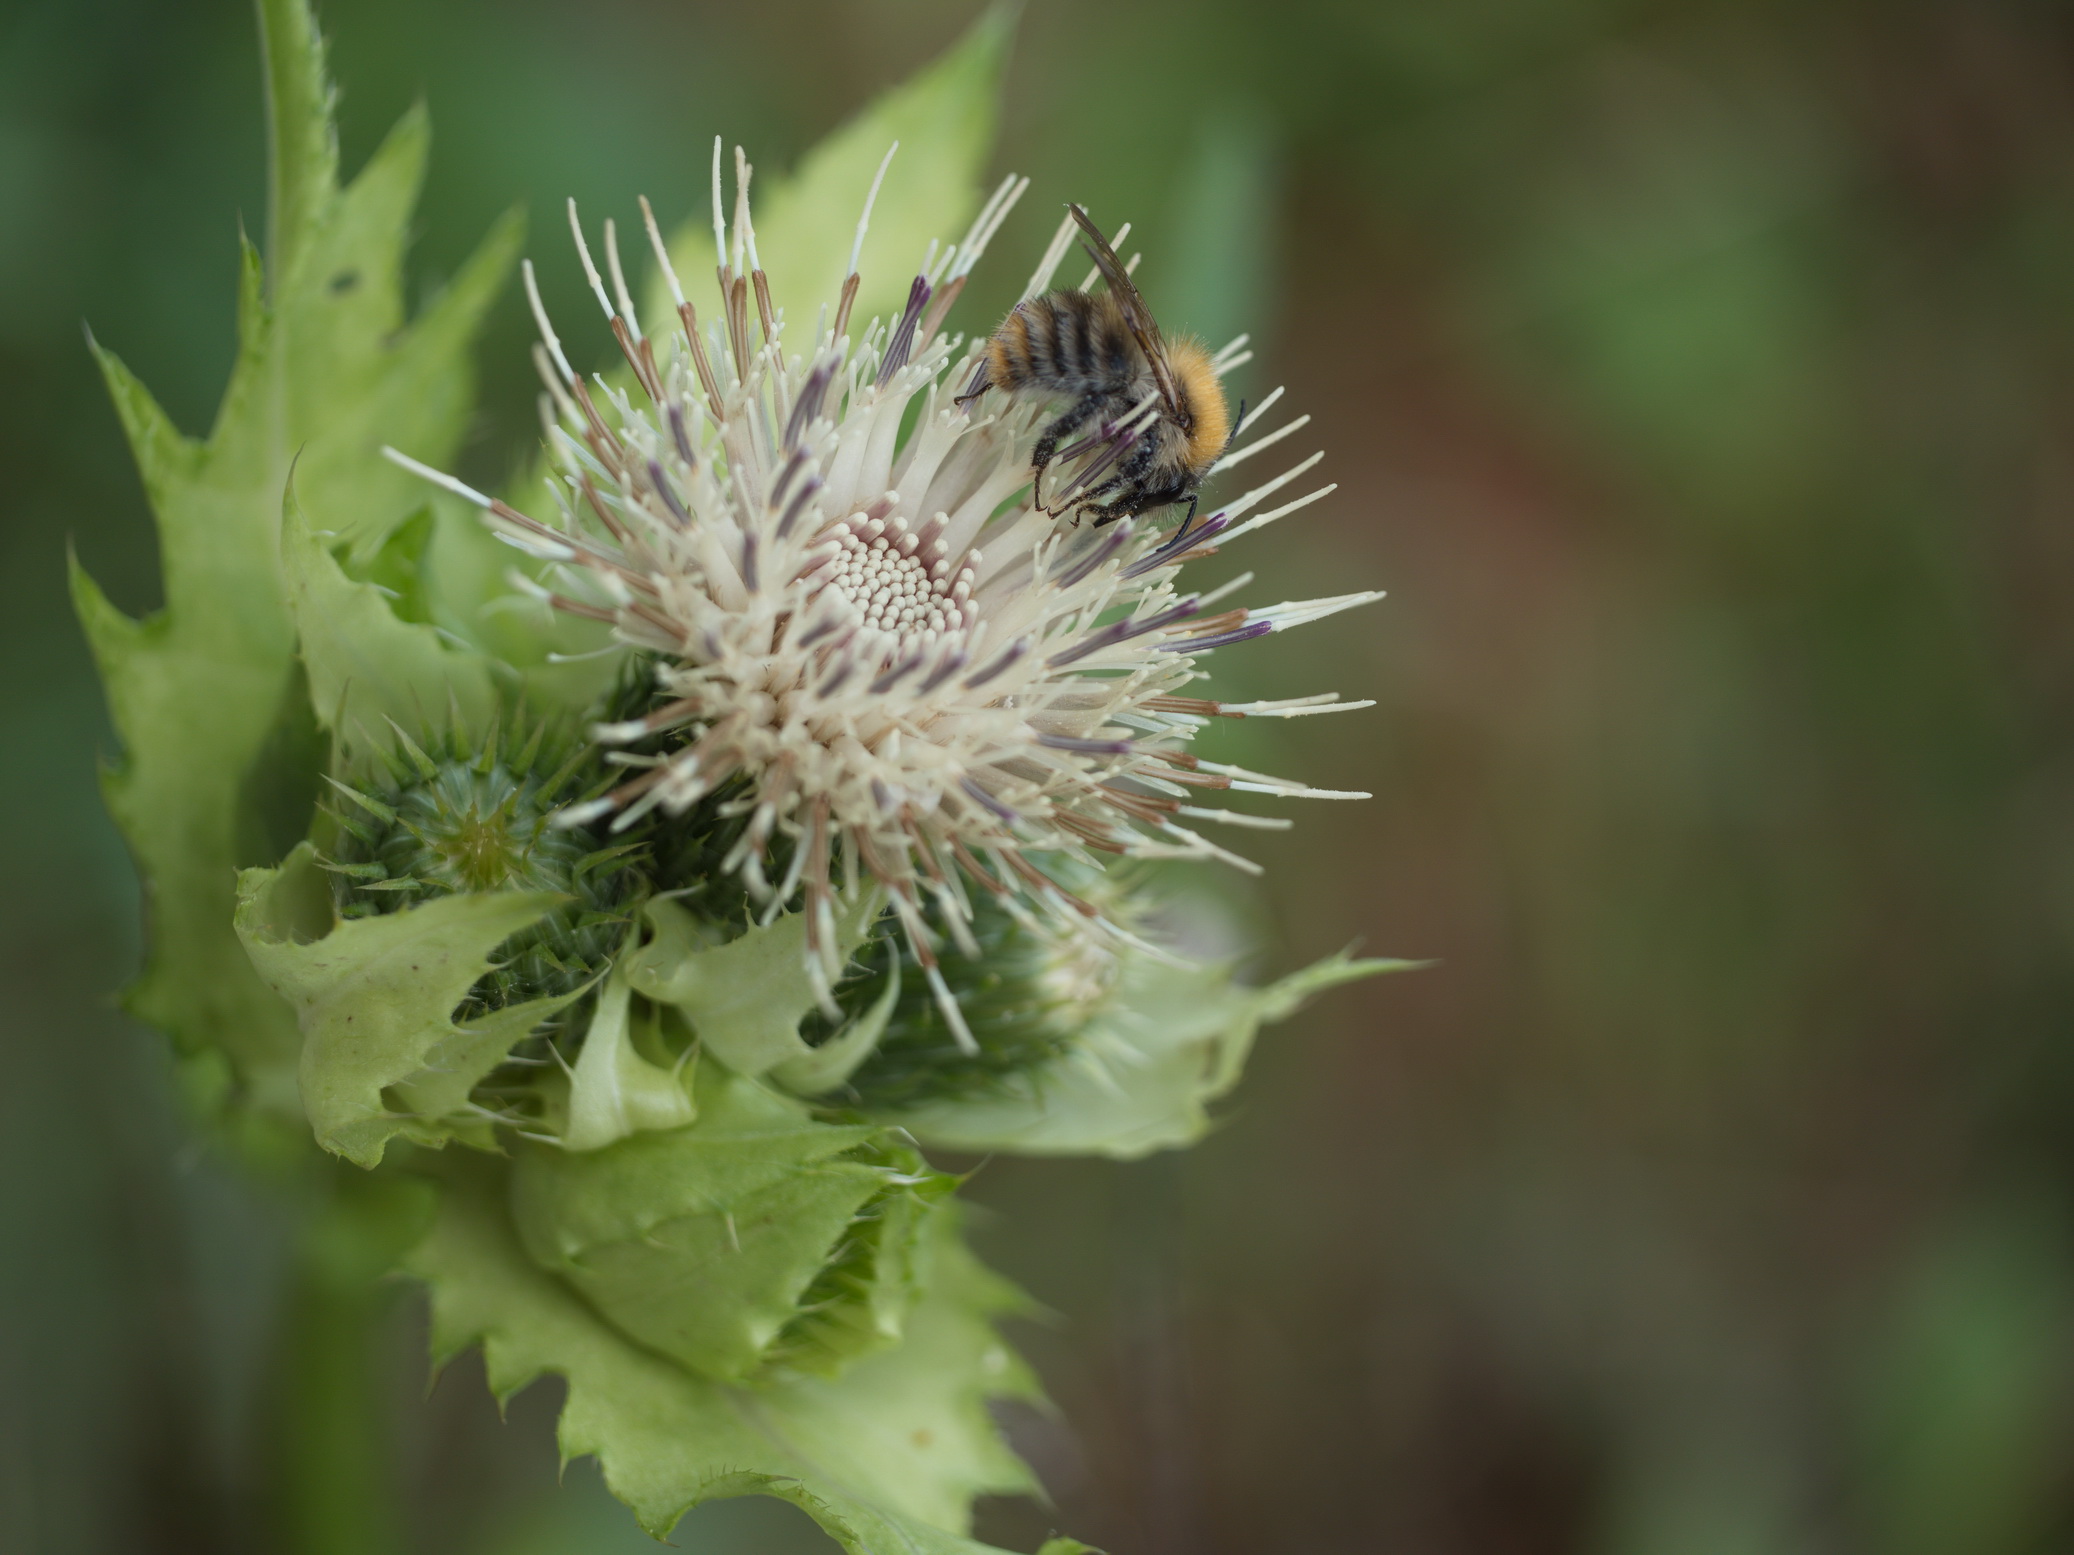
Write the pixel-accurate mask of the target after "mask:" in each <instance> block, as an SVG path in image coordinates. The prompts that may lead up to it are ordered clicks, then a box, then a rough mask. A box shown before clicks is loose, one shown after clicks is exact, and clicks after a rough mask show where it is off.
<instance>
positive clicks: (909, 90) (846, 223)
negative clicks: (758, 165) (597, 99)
mask: <svg viewBox="0 0 2074 1555" xmlns="http://www.w3.org/2000/svg"><path fill="white" fill-rule="evenodd" d="M1013 30H1014V15H1013V12H1012V11H1011V10H1009V9H1007V8H1005V7H996V8H995V9H993V10H990V11H988V12H987V13H986V14H985V15H983V16H982V17H981V18H980V19H979V20H978V21H977V22H975V23H974V24H973V25H972V27H971V28H970V30H968V31H967V32H966V34H965V36H964V37H963V38H961V39H960V40H959V41H958V42H957V43H956V44H954V45H953V46H952V47H951V48H950V50H949V51H948V52H946V53H945V54H944V55H943V56H942V57H941V58H940V59H938V60H936V61H935V62H934V63H932V64H930V65H929V66H928V67H926V68H925V69H923V70H922V71H920V72H919V73H917V74H916V75H915V76H913V77H912V78H910V79H909V80H907V81H906V82H904V83H902V84H901V85H900V86H897V87H895V88H894V89H893V90H891V91H889V92H887V93H885V94H884V95H883V96H881V97H880V98H878V99H877V100H876V101H874V102H873V103H871V104H870V105H869V106H867V107H866V108H865V109H864V110H863V111H862V112H861V113H859V114H858V115H857V116H856V117H855V118H853V119H851V120H850V121H849V122H848V123H847V124H845V125H843V126H842V127H841V128H840V129H838V130H836V131H835V132H834V133H833V134H832V135H830V136H828V138H827V139H825V140H823V141H822V142H821V143H820V144H819V145H818V146H816V147H815V148H814V149H813V150H812V151H810V152H808V153H807V156H806V159H805V160H804V161H803V162H801V163H800V165H799V167H798V168H797V169H796V170H795V171H794V172H793V173H792V175H791V176H790V177H788V178H771V177H767V176H764V175H759V176H758V179H757V181H756V182H755V184H754V186H753V187H752V188H751V190H750V195H751V202H752V211H753V219H754V223H755V227H756V246H757V251H758V254H759V256H760V257H761V258H762V260H763V267H764V271H765V273H766V274H767V275H768V276H769V277H770V287H771V297H772V300H773V301H774V302H775V304H776V305H777V306H778V307H779V308H780V309H782V310H783V311H784V312H785V315H786V317H787V318H788V319H789V320H790V321H791V333H790V334H788V336H787V337H786V338H787V339H789V340H792V341H793V342H794V344H795V346H797V344H798V342H799V341H801V340H804V339H807V338H808V335H807V333H806V332H808V331H811V330H812V329H813V327H814V320H815V317H816V316H817V314H818V313H819V311H820V310H821V308H822V307H824V306H825V307H827V309H828V310H829V315H830V317H831V318H832V317H833V316H834V311H835V305H836V300H837V297H838V295H839V293H840V292H841V291H842V285H843V280H844V277H845V275H846V274H847V272H848V267H849V262H850V245H851V242H852V240H853V238H854V236H855V234H856V229H857V218H858V216H859V215H861V214H862V212H863V210H864V198H865V195H866V194H867V193H868V192H869V191H870V189H871V181H872V178H873V176H874V175H875V174H876V173H877V172H878V168H879V163H880V161H881V160H882V159H883V158H884V157H885V155H886V152H887V151H888V150H889V149H890V148H891V147H892V145H893V144H894V142H896V141H897V142H899V144H900V150H899V152H898V153H897V154H896V155H895V156H894V158H893V163H892V165H891V167H889V168H888V169H887V171H886V179H885V182H884V183H883V184H882V185H881V186H880V188H879V195H878V199H877V200H876V202H874V204H873V206H872V213H871V228H870V231H869V232H868V233H867V234H866V236H865V239H864V251H863V255H862V257H861V258H860V259H859V260H858V266H857V269H858V275H859V276H860V278H861V281H860V285H859V287H858V292H857V300H856V302H855V304H854V306H853V308H852V311H851V319H852V321H853V323H852V329H853V331H859V332H861V329H862V327H863V326H864V325H865V324H867V323H868V322H870V320H871V319H872V318H873V317H874V316H875V315H877V316H881V317H883V316H889V315H892V314H894V313H897V312H898V311H899V309H900V307H901V305H902V304H903V303H904V302H905V301H906V299H907V288H908V283H909V282H910V281H912V280H913V279H914V277H915V274H916V273H917V272H918V271H919V270H920V269H921V266H922V261H923V259H924V258H925V257H926V256H927V254H928V250H929V244H930V242H931V240H932V239H933V240H936V241H938V242H941V243H955V242H957V241H958V240H959V239H961V238H962V237H963V236H964V235H965V227H966V224H967V223H968V222H969V221H970V220H971V219H972V216H973V215H974V214H975V213H976V212H977V210H978V209H979V197H980V188H979V180H980V177H981V175H982V174H983V172H984V171H985V169H986V163H987V157H988V154H989V152H990V151H991V150H992V147H993V142H994V124H995V118H996V114H997V105H998V103H999V99H1000V87H1001V67H1002V63H1003V61H1004V59H1005V58H1006V56H1007V52H1008V40H1009V37H1010V34H1011V33H1012V32H1013ZM752 160H753V158H752ZM703 171H704V170H703V168H702V169H701V173H702V174H703ZM726 171H727V176H728V190H729V193H728V204H727V212H728V215H729V217H730V219H732V217H733V214H734V204H733V192H732V191H733V178H734V161H733V153H732V149H731V148H730V151H729V155H728V159H727V162H726ZM696 187H697V189H698V191H699V199H698V200H697V202H696V204H695V210H694V214H693V215H692V216H691V217H690V218H689V219H688V220H686V221H685V223H684V225H683V226H682V227H681V228H680V229H679V230H678V231H677V233H676V234H675V235H674V236H673V237H672V239H671V241H670V245H669V247H670V258H671V263H672V265H673V266H674V267H675V269H676V271H677V274H678V276H679V277H680V279H681V280H682V282H683V285H684V287H685V290H686V292H687V294H689V295H691V296H692V297H693V298H694V300H699V299H705V300H703V301H700V302H699V312H700V315H701V317H702V318H705V317H717V316H718V315H717V313H716V312H715V311H714V310H715V309H716V308H717V307H718V296H719V293H718V291H717V289H716V286H715V283H714V280H713V272H714V253H713V224H712V219H711V215H710V205H709V201H708V194H707V180H706V179H705V178H704V177H703V176H701V177H700V178H699V179H698V181H697V185H696ZM694 288H696V290H694ZM674 311H675V310H674V308H673V307H672V306H671V304H670V301H669V297H668V293H667V292H666V290H665V289H664V288H663V287H662V286H661V285H660V284H659V278H657V284H654V285H651V287H650V289H649V294H648V304H647V307H646V310H645V311H644V313H643V315H642V317H643V321H644V322H646V323H648V325H649V327H650V328H651V329H652V328H655V327H656V324H655V323H654V322H653V321H657V320H664V321H666V320H668V319H670V318H671V316H672V315H673V313H674Z"/></svg>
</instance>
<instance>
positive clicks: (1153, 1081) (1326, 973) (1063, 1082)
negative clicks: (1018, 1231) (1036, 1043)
mask: <svg viewBox="0 0 2074 1555" xmlns="http://www.w3.org/2000/svg"><path fill="white" fill-rule="evenodd" d="M1420 964H1421V963H1419V962H1416V961H1379V960H1368V961H1356V960H1354V959H1352V958H1351V957H1349V956H1347V955H1345V954H1344V953H1342V954H1340V955H1337V956H1329V957H1327V958H1326V959H1325V960H1323V961H1320V962H1318V963H1317V964H1316V965H1315V966H1311V967H1307V968H1305V969H1304V970H1303V971H1301V972H1296V973H1292V974H1291V975H1290V976H1288V977H1285V978H1283V979H1282V980H1281V981H1280V982H1278V983H1270V984H1269V985H1268V986H1267V987H1265V988H1244V987H1241V986H1239V985H1238V984H1236V983H1234V982H1233V981H1232V977H1231V969H1230V968H1229V967H1205V966H1194V967H1191V966H1173V965H1169V964H1168V963H1166V962H1163V961H1158V960H1155V959H1153V958H1152V957H1150V956H1144V955H1130V956H1127V957H1126V959H1125V961H1124V967H1123V974H1122V980H1121V983H1120V985H1119V987H1118V990H1117V994H1116V997H1115V999H1114V1000H1113V1001H1112V1003H1111V1004H1110V1005H1109V1007H1108V1008H1107V1009H1105V1010H1104V1011H1103V1013H1102V1014H1100V1015H1098V1016H1097V1017H1096V1018H1095V1020H1094V1021H1093V1023H1092V1024H1091V1025H1090V1027H1089V1029H1088V1030H1087V1031H1086V1032H1084V1033H1083V1034H1082V1035H1081V1036H1080V1037H1079V1038H1078V1039H1077V1040H1076V1042H1075V1044H1074V1047H1073V1049H1072V1051H1070V1052H1069V1053H1067V1054H1066V1055H1065V1056H1064V1057H1062V1058H1060V1059H1059V1060H1057V1061H1056V1062H1054V1063H1052V1064H1050V1065H1047V1066H1046V1067H1045V1068H1043V1069H1041V1070H1039V1071H1037V1072H1036V1073H1035V1074H1032V1075H1030V1076H1027V1077H1022V1078H1019V1079H1017V1080H1016V1081H1015V1082H1013V1083H1012V1084H1011V1086H1010V1087H1009V1088H1007V1089H1005V1090H1002V1091H999V1092H996V1093H994V1094H992V1095H985V1096H978V1097H971V1098H967V1099H964V1100H959V1101H944V1102H934V1103H930V1104H927V1105H924V1106H921V1107H917V1108H914V1109H912V1110H908V1111H903V1112H900V1113H898V1114H894V1115H891V1116H890V1117H889V1119H888V1121H897V1122H898V1123H899V1124H900V1125H901V1126H902V1127H904V1128H906V1129H907V1130H908V1131H909V1132H911V1133H912V1134H913V1135H914V1136H915V1137H916V1138H917V1139H919V1140H921V1141H922V1142H923V1143H924V1144H935V1145H942V1146H944V1147H945V1148H947V1149H953V1150H971V1151H992V1150H1008V1151H1014V1152H1017V1153H1019V1154H1024V1155H1107V1156H1115V1157H1118V1158H1120V1159H1125V1160H1129V1159H1132V1158H1135V1157H1137V1156H1142V1155H1149V1154H1151V1153H1152V1152H1153V1151H1155V1150H1167V1149H1172V1148H1174V1147H1175V1146H1178V1145H1186V1144H1192V1143H1194V1142H1195V1141H1196V1140H1197V1139H1200V1138H1201V1137H1202V1136H1203V1134H1204V1132H1205V1131H1206V1130H1207V1129H1208V1128H1209V1127H1210V1113H1209V1104H1210V1103H1211V1102H1213V1101H1215V1100H1217V1098H1218V1097H1220V1096H1222V1095H1224V1094H1225V1093H1226V1092H1227V1091H1229V1090H1230V1089H1231V1088H1232V1087H1233V1086H1234V1085H1236V1084H1238V1082H1239V1075H1240V1072H1241V1071H1242V1070H1243V1069H1244V1067H1245V1063H1246V1055H1247V1054H1248V1053H1249V1052H1250V1051H1251V1050H1252V1046H1253V1038H1254V1035H1255V1034H1256V1033H1257V1032H1258V1031H1259V1030H1260V1028H1261V1027H1262V1026H1263V1025H1269V1024H1272V1023H1273V1022H1275V1021H1278V1020H1282V1019H1284V1018H1286V1017H1287V1016H1289V1015H1292V1014H1294V1013H1295V1011H1296V1009H1297V1007H1298V1006H1299V1005H1301V1004H1302V1003H1303V1002H1304V1001H1305V1000H1306V999H1308V998H1310V997H1311V996H1312V995H1313V994H1316V993H1320V992H1323V991H1324V990H1325V989H1327V988H1332V987H1336V986H1337V985H1339V984H1341V983H1351V982H1356V981H1358V980H1359V979H1361V978H1365V977H1377V976H1380V975H1382V974H1383V973H1385V972H1404V971H1410V970H1413V969H1415V968H1417V967H1418V966H1419V965H1420Z"/></svg>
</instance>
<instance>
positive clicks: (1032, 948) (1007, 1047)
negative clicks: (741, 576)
mask: <svg viewBox="0 0 2074 1555" xmlns="http://www.w3.org/2000/svg"><path fill="white" fill-rule="evenodd" d="M974 894H975V896H977V897H978V899H977V900H976V901H974V903H973V918H972V925H971V929H972V936H973V939H974V941H975V942H976V943H977V946H978V950H979V954H978V955H976V956H974V955H966V954H963V953H961V952H959V951H957V950H956V949H954V948H948V947H947V948H946V950H945V952H944V953H943V954H942V956H941V957H940V958H939V960H938V966H939V968H940V970H941V972H942V974H943V979H944V981H945V983H947V984H948V985H949V987H950V991H951V993H952V995H953V997H955V998H956V999H957V1001H958V1007H959V1009H960V1011H961V1012H962V1013H963V1014H964V1017H965V1024H966V1026H967V1028H968V1034H969V1035H970V1037H971V1039H972V1042H971V1045H969V1046H968V1045H967V1044H965V1043H963V1042H960V1041H959V1040H958V1034H957V1033H956V1032H954V1031H953V1030H952V1029H951V1026H950V1023H949V1021H948V1020H946V1019H945V1018H944V1014H943V1009H942V1006H941V1003H940V1002H939V1001H938V1000H937V998H936V997H935V996H934V995H933V993H932V991H931V989H930V987H929V984H928V983H927V981H926V980H925V979H924V977H923V969H922V966H921V964H920V962H919V961H918V960H917V959H916V956H915V953H914V951H913V950H912V949H911V948H910V947H909V946H908V945H907V944H906V942H905V941H904V939H903V938H902V936H901V935H900V933H899V924H898V921H897V920H896V919H894V918H893V917H892V916H891V915H890V914H888V915H887V916H886V917H885V918H883V919H881V920H880V923H879V925H878V931H877V933H876V934H875V935H874V937H873V938H872V939H871V940H870V941H869V942H868V943H867V944H866V945H865V947H864V949H863V951H862V952H860V953H859V955H858V956H857V958H856V960H855V961H854V962H853V964H852V965H853V971H852V973H851V975H850V976H849V977H848V978H847V979H846V980H845V981H844V982H843V983H842V984H841V985H840V986H839V987H838V989H837V998H838V1000H839V1001H840V1003H841V1004H842V1007H843V1010H844V1012H845V1014H846V1015H848V1016H850V1017H851V1019H852V1020H853V1022H854V1021H855V1020H856V1019H858V1018H860V1017H861V1016H862V1015H863V1014H864V1013H865V1012H867V1011H868V1010H870V1009H871V1008H872V1007H873V1006H874V1005H875V1004H876V1003H878V1002H879V1001H880V1000H882V999H887V998H888V997H890V999H891V1011H890V1014H889V1016H888V1017H887V1019H886V1021H885V1029H884V1032H883V1034H882V1035H881V1036H880V1037H879V1039H878V1042H877V1044H876V1046H875V1047H874V1048H873V1050H872V1051H871V1053H870V1054H869V1055H868V1056H867V1057H865V1058H864V1060H863V1061H862V1062H861V1063H860V1064H858V1065H857V1066H856V1068H854V1069H853V1070H852V1071H851V1072H850V1073H849V1075H848V1078H847V1080H846V1082H845V1083H844V1084H843V1086H842V1087H841V1088H840V1089H836V1090H832V1091H831V1093H830V1095H829V1099H839V1100H841V1101H844V1102H849V1103H854V1104H855V1105H857V1106H860V1107H865V1108H869V1109H872V1110H875V1111H900V1110H902V1109H905V1108H909V1107H915V1106H920V1105H922V1104H924V1103H928V1102H947V1101H957V1100H962V1099H964V1098H967V1097H972V1096H978V1095H984V1094H988V1093H991V1092H994V1091H997V1090H998V1089H1000V1088H1001V1087H1002V1086H1003V1085H1005V1084H1008V1083H1010V1082H1011V1081H1013V1080H1014V1079H1015V1078H1016V1077H1017V1076H1020V1075H1026V1074H1029V1073H1031V1072H1033V1071H1036V1070H1039V1069H1041V1068H1043V1067H1044V1066H1045V1065H1047V1064H1050V1063H1052V1062H1053V1061H1054V1060H1056V1059H1057V1058H1059V1057H1060V1056H1061V1055H1062V1054H1064V1053H1065V1052H1066V1051H1067V1049H1068V1048H1070V1047H1071V1046H1072V1043H1073V1039H1074V1037H1075V1035H1076V1034H1077V1033H1078V1032H1079V1031H1080V1030H1081V1029H1082V1028H1083V1027H1084V1026H1085V1025H1086V1023H1087V1021H1088V1019H1089V1017H1090V1016H1091V1015H1092V1013H1093V1012H1094V1011H1095V1010H1096V1009H1098V1008H1099V1007H1100V1006H1101V1004H1102V1002H1103V1001H1104V1000H1105V999H1106V998H1107V996H1108V994H1109V992H1110V990H1111V988H1112V987H1113V986H1114V984H1115V980H1116V956H1115V954H1114V953H1113V952H1112V951H1110V950H1109V949H1107V948H1106V947H1104V946H1103V945H1101V944H1099V943H1097V942H1096V941H1094V940H1093V939H1091V938H1089V937H1087V936H1085V935H1075V934H1064V933H1060V932H1058V931H1056V930H1054V929H1051V928H1050V926H1048V925H1045V924H1042V923H1039V922H1037V921H1035V920H1033V919H1031V918H1030V917H1029V916H1028V915H1027V914H1016V913H1012V912H1011V911H1010V910H1009V909H1008V908H1007V907H1005V906H1004V905H1002V904H1001V903H1000V902H998V901H997V900H995V899H994V898H993V897H990V896H987V895H985V894H984V893H979V892H975V893H974ZM802 1034H803V1035H804V1036H805V1037H806V1039H807V1040H808V1041H809V1042H810V1043H813V1044H815V1045H816V1046H817V1047H818V1046H820V1045H822V1044H825V1043H828V1042H830V1041H831V1040H832V1039H833V1038H834V1035H835V1032H834V1023H833V1022H830V1021H829V1020H827V1018H826V1017H825V1016H822V1015H821V1014H820V1013H819V1012H815V1013H813V1014H811V1015H809V1016H808V1018H807V1021H806V1023H805V1030H804V1031H803V1033H802Z"/></svg>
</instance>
